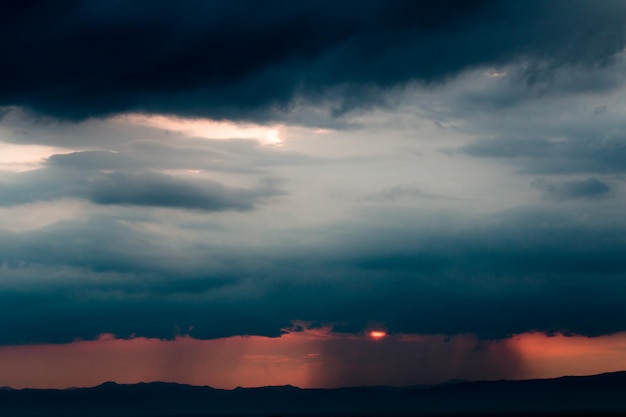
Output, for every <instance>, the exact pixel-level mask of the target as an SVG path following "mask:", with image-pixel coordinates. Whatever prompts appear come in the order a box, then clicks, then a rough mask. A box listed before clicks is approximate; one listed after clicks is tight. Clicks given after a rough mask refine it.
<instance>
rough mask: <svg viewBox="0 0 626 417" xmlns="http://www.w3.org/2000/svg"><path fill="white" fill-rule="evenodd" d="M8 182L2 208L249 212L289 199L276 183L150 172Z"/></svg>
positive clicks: (66, 173) (38, 176) (26, 176)
mask: <svg viewBox="0 0 626 417" xmlns="http://www.w3.org/2000/svg"><path fill="white" fill-rule="evenodd" d="M7 177H8V178H7ZM7 177H5V182H4V183H3V184H0V206H14V205H19V204H26V203H32V202H37V201H52V200H58V199H63V198H80V199H85V200H88V201H91V202H92V203H95V204H104V205H130V206H147V207H166V208H183V209H189V210H202V211H225V210H235V211H249V210H253V209H254V208H255V206H256V205H257V204H258V203H259V202H262V201H263V200H264V199H267V198H270V197H274V196H277V195H280V194H282V193H283V192H282V191H281V189H280V183H281V181H279V180H277V179H271V178H266V179H264V180H263V181H261V182H260V183H259V184H258V185H256V186H254V187H251V188H241V187H230V186H225V185H222V184H220V183H218V182H215V181H210V180H201V179H200V180H199V179H195V178H189V176H186V177H176V176H172V175H166V174H162V173H157V172H150V171H139V172H123V171H122V172H110V173H106V172H105V173H103V172H99V171H97V170H96V171H85V170H79V171H75V170H67V169H59V168H56V169H55V168H42V169H38V170H34V171H28V172H25V173H15V174H12V175H10V176H7Z"/></svg>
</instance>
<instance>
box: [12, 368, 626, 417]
mask: <svg viewBox="0 0 626 417" xmlns="http://www.w3.org/2000/svg"><path fill="white" fill-rule="evenodd" d="M374 415H382V416H394V415H396V416H453V415H454V416H461V415H465V416H485V415H488V416H527V415H535V416H566V415H567V416H581V417H582V416H592V415H593V416H601V415H606V416H609V415H615V416H617V415H626V372H616V373H609V374H602V375H595V376H585V377H563V378H556V379H543V380H528V381H492V382H463V383H454V384H446V385H440V386H432V387H413V388H390V387H356V388H341V389H326V390H324V389H299V388H296V387H291V386H284V387H263V388H237V389H234V390H220V389H214V388H210V387H195V386H189V385H179V384H170V383H160V382H155V383H149V384H136V385H118V384H115V383H112V382H107V383H105V384H102V385H99V386H97V387H94V388H80V389H67V390H35V389H23V390H13V389H9V388H5V389H0V416H2V417H14V416H32V417H37V416H42V417H43V416H45V417H57V416H58V417H60V416H64V417H71V416H81V417H82V416H94V417H97V416H111V417H124V416H145V417H148V416H150V417H169V416H346V417H347V416H355V417H356V416H374Z"/></svg>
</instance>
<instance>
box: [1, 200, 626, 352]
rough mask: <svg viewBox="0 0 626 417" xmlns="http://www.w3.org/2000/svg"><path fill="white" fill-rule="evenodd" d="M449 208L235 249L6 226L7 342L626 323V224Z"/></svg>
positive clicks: (112, 224) (114, 228)
mask: <svg viewBox="0 0 626 417" xmlns="http://www.w3.org/2000/svg"><path fill="white" fill-rule="evenodd" d="M388 214H389V213H388ZM434 214H435V213H433V216H431V217H428V216H422V217H421V218H420V219H416V218H415V216H414V215H411V214H410V213H406V212H404V213H403V212H397V213H396V216H387V217H386V219H387V220H384V221H383V222H386V223H387V224H381V223H380V222H379V223H376V222H373V221H372V220H371V219H367V218H362V219H361V220H359V221H353V222H348V223H342V224H335V225H329V226H328V227H327V228H323V229H322V228H316V229H314V230H310V231H308V232H306V231H301V232H300V233H299V236H300V238H301V239H302V238H304V236H305V235H306V233H312V234H315V235H316V236H321V237H322V239H321V240H320V241H318V243H317V244H308V245H305V244H301V245H295V246H294V245H288V244H285V243H284V242H288V241H289V240H288V239H283V238H282V237H281V238H277V239H272V240H268V241H266V242H265V243H264V244H263V245H261V246H256V245H253V244H237V245H234V246H233V245H228V244H225V243H223V242H221V239H220V237H219V236H220V235H219V234H216V232H215V231H210V230H207V231H206V232H204V236H205V238H206V241H201V243H200V242H199V243H193V241H189V242H185V241H181V240H177V242H176V250H172V248H171V247H170V246H171V244H170V242H169V239H167V238H165V237H164V236H159V235H155V234H153V233H152V232H150V231H149V230H142V229H141V228H138V227H133V226H131V225H130V224H129V223H127V222H117V221H113V220H110V219H108V220H104V221H101V220H97V219H91V220H89V221H87V222H84V223H77V222H68V223H60V224H57V225H54V226H50V227H47V228H44V229H40V230H35V231H30V232H24V233H21V234H19V235H12V234H8V233H6V232H2V233H1V234H0V257H1V261H2V265H3V280H2V283H1V285H2V291H0V313H2V314H0V325H1V326H2V328H3V329H5V331H3V332H2V333H0V341H1V342H2V343H5V344H6V343H26V342H42V341H54V342H63V341H70V340H72V339H73V338H75V337H81V338H92V337H95V336H96V335H97V334H99V333H103V332H109V333H114V334H117V335H120V336H129V335H131V334H136V335H140V336H151V337H163V338H171V337H173V336H174V335H175V334H176V332H177V331H182V332H186V331H187V329H189V328H190V327H191V326H193V330H192V331H191V334H192V335H193V336H196V337H200V338H214V337H224V336H230V335H238V334H263V335H270V336H275V335H278V334H280V329H281V328H285V327H286V326H289V321H290V320H304V321H309V322H318V323H319V322H321V323H329V324H334V325H335V328H336V329H337V330H342V331H354V332H360V331H363V330H364V329H366V327H367V325H368V324H369V323H372V322H376V323H384V324H385V325H387V326H388V328H389V329H390V330H391V331H392V332H410V333H431V334H462V333H473V334H477V335H479V336H481V337H496V338H497V337H504V336H507V335H510V334H513V333H521V332H525V331H531V330H538V331H546V332H554V331H564V332H573V333H579V334H585V335H599V334H605V333H611V332H616V331H621V330H624V329H626V319H625V317H626V310H625V307H624V303H623V299H622V298H623V297H622V294H624V291H626V287H625V285H626V284H625V281H624V277H625V276H626V261H625V260H624V256H623V253H624V250H625V248H624V241H623V235H624V232H625V231H626V226H625V225H624V224H623V221H620V220H619V219H604V220H605V223H602V222H601V221H598V222H594V223H589V222H586V221H585V219H584V218H581V216H579V215H578V214H577V213H575V212H572V213H567V212H565V213H564V212H562V211H561V212H551V211H515V212H509V213H506V212H504V213H499V214H496V215H490V216H485V217H482V218H474V219H473V221H472V224H471V225H470V224H469V223H467V221H466V220H463V218H461V217H459V216H458V215H451V214H450V215H448V216H447V217H446V216H441V215H440V213H437V215H434ZM220 242H221V243H220ZM281 242H282V243H281ZM177 329H178V330H177Z"/></svg>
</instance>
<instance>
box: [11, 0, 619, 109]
mask: <svg viewBox="0 0 626 417" xmlns="http://www.w3.org/2000/svg"><path fill="white" fill-rule="evenodd" d="M1 7H2V9H1V10H0V16H2V18H1V21H0V36H1V37H2V38H3V39H10V40H11V41H10V42H6V43H5V48H4V50H3V56H4V57H5V58H4V60H3V66H2V70H1V77H0V105H12V106H21V107H25V108H30V109H33V110H35V111H37V112H41V113H45V114H49V115H53V116H56V117H60V118H66V119H75V118H84V117H89V116H100V115H108V114H112V113H118V112H124V111H145V112H159V113H176V114H181V115H203V116H210V117H217V118H219V117H228V118H238V119H241V118H257V119H258V118H277V117H280V114H281V113H282V112H284V111H287V110H288V109H289V108H290V107H291V106H293V105H294V104H296V103H297V102H298V100H302V99H303V100H305V101H317V100H327V99H331V100H332V101H333V104H332V106H333V108H334V110H335V111H343V110H345V109H349V108H352V107H355V106H363V105H367V104H368V103H371V102H373V101H376V100H377V93H376V92H377V91H380V90H381V89H382V90H384V89H386V88H389V87H392V86H397V85H401V84H402V83H405V82H408V81H413V80H416V81H422V82H433V81H438V80H444V79H446V77H449V76H452V75H455V74H457V73H459V72H460V71H463V70H464V69H467V68H473V67H476V66H481V65H504V64H508V63H511V62H524V63H525V68H526V70H525V71H524V74H523V77H522V78H523V80H524V82H526V83H529V84H536V83H541V82H543V80H545V79H546V78H549V77H550V73H551V71H552V69H553V68H556V67H560V66H563V65H582V66H598V65H604V64H606V63H607V62H609V61H610V60H611V58H612V56H613V55H614V54H615V53H616V52H618V51H620V50H622V49H623V47H624V32H623V21H624V17H625V16H626V7H624V4H623V3H622V2H619V1H603V2H600V3H598V2H593V1H587V0H569V1H550V2H546V1H525V2H516V1H504V2H503V1H488V0H481V1H467V0H464V1H453V0H448V1H420V2H415V1H403V0H394V1H377V0H368V1H362V2H358V4H356V3H354V2H351V1H350V2H348V1H316V2H288V1H271V2H262V3H259V2H256V1H248V0H238V1H231V2H217V1H207V2H199V1H191V0H184V1H177V2H158V3H154V2H149V1H111V2H100V1H95V0H91V1H90V0H84V1H80V0H74V1H72V0H68V1H59V2H54V3H52V4H51V3H50V2H45V1H27V2H20V5H19V6H18V5H13V4H3V5H2V6H1Z"/></svg>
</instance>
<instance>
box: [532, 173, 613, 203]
mask: <svg viewBox="0 0 626 417" xmlns="http://www.w3.org/2000/svg"><path fill="white" fill-rule="evenodd" d="M532 185H533V186H534V187H536V188H538V189H540V190H541V191H542V192H543V195H544V196H545V197H547V198H551V199H555V200H560V201H564V200H573V199H597V198H602V197H605V196H606V195H607V194H608V193H609V191H611V187H610V186H609V185H608V184H606V183H604V182H602V181H600V180H598V179H596V178H593V177H591V178H587V179H584V180H569V181H564V182H560V183H558V182H550V181H546V180H544V179H537V180H535V181H533V182H532Z"/></svg>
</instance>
